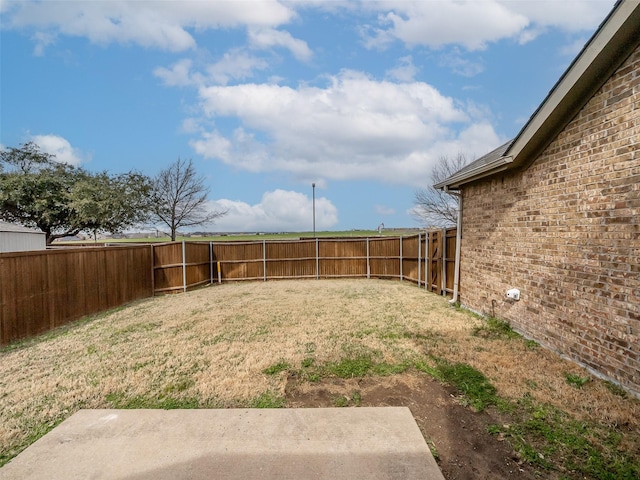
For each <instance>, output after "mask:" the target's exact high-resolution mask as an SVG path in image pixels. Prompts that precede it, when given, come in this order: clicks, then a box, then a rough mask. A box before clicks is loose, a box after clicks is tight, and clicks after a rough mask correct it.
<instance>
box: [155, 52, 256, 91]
mask: <svg viewBox="0 0 640 480" xmlns="http://www.w3.org/2000/svg"><path fill="white" fill-rule="evenodd" d="M193 63H194V62H193V60H191V59H188V58H183V59H181V60H179V61H177V62H176V63H174V64H173V65H171V66H170V67H169V68H166V67H157V68H155V69H154V70H153V74H154V75H155V76H156V77H158V78H160V79H161V80H162V82H163V83H164V84H165V85H166V86H168V87H185V86H193V85H196V86H204V85H226V84H227V83H229V82H230V81H232V80H245V79H247V78H251V77H253V76H254V72H255V71H256V70H264V69H266V68H268V67H269V64H268V63H267V61H266V60H264V59H262V58H258V57H255V56H253V55H250V54H249V53H247V52H246V51H244V50H242V49H232V50H230V51H228V52H226V53H225V54H224V55H223V56H222V57H221V58H220V59H219V60H218V61H217V62H215V63H211V64H209V65H206V66H203V67H202V71H197V70H196V69H195V68H194V65H193Z"/></svg>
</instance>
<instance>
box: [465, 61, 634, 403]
mask: <svg viewBox="0 0 640 480" xmlns="http://www.w3.org/2000/svg"><path fill="white" fill-rule="evenodd" d="M463 196H464V212H463V222H462V225H463V228H462V260H461V284H462V286H463V290H462V291H463V294H462V296H461V301H462V303H463V304H464V305H466V306H467V307H469V308H471V309H473V310H476V311H479V312H481V313H484V314H488V315H494V316H496V317H498V318H502V319H506V320H509V321H510V323H511V324H512V326H513V327H514V328H516V329H517V330H519V331H521V332H522V333H524V334H525V335H526V336H528V337H530V338H533V339H535V340H537V341H539V342H540V343H541V344H543V345H545V346H547V347H550V348H552V349H554V350H557V351H559V352H560V353H562V354H564V355H566V356H568V357H570V358H572V359H574V360H575V361H577V362H578V363H580V364H582V365H584V366H586V367H588V368H590V369H591V370H593V371H595V372H597V373H599V374H600V375H602V376H605V377H607V378H609V379H611V380H613V381H615V382H617V383H619V384H621V385H622V386H624V387H625V388H627V389H628V390H630V391H632V392H634V393H635V394H637V395H638V394H640V49H638V50H636V51H635V52H634V54H632V55H631V57H630V58H629V59H627V61H626V62H625V63H624V64H623V65H622V66H621V67H620V68H619V69H618V70H617V72H616V73H615V74H614V75H613V76H612V77H611V78H610V79H609V80H608V81H607V83H606V84H605V85H604V86H603V87H602V88H601V89H600V90H599V91H598V92H597V93H596V94H595V95H594V97H593V98H592V99H591V100H590V101H589V102H588V103H587V105H585V107H584V108H583V109H582V110H581V112H580V113H579V114H578V115H577V116H576V118H574V119H573V120H572V121H571V123H569V124H568V126H567V127H566V128H565V129H564V130H563V131H562V132H561V133H560V135H558V137H557V138H555V139H554V141H553V142H552V143H551V144H550V145H549V146H548V147H547V148H546V150H545V151H544V152H543V153H542V154H541V155H540V156H539V157H538V158H537V159H536V160H535V161H534V162H533V163H532V164H531V165H530V166H529V167H528V168H527V169H525V170H523V171H520V172H516V173H509V174H506V175H504V176H497V177H494V178H492V179H490V180H487V181H484V182H479V183H476V184H472V185H469V186H466V187H464V189H463ZM514 287H515V288H519V289H520V291H521V300H520V301H519V302H513V303H510V302H509V301H507V300H506V299H505V292H506V290H507V289H509V288H514Z"/></svg>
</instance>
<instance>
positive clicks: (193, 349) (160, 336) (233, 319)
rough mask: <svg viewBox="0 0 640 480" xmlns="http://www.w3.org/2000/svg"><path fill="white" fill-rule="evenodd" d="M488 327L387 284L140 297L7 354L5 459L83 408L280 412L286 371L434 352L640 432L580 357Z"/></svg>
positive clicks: (516, 392)
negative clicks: (575, 360) (579, 380)
mask: <svg viewBox="0 0 640 480" xmlns="http://www.w3.org/2000/svg"><path fill="white" fill-rule="evenodd" d="M485 328H486V324H485V322H484V320H482V319H479V318H477V317H475V316H473V315H471V314H469V313H467V312H462V311H459V310H456V309H454V308H452V307H450V306H449V304H448V302H447V301H446V299H444V298H442V297H440V296H437V295H434V294H430V293H428V292H426V291H425V290H424V289H419V288H417V287H416V286H415V285H411V284H408V283H401V282H390V281H382V280H367V281H364V280H357V281H350V280H319V281H315V280H314V281H278V282H266V283H263V282H255V283H234V284H223V285H221V286H212V287H207V288H202V289H200V290H196V291H193V292H189V293H186V294H179V295H169V296H164V297H158V298H154V299H149V300H145V301H141V302H138V303H135V304H133V305H130V306H128V307H127V308H123V309H119V310H117V311H113V312H110V313H108V314H106V315H101V316H99V317H98V318H95V319H94V320H92V321H82V322H80V323H79V324H77V325H76V326H74V327H73V328H66V329H64V330H61V331H59V332H58V333H54V334H49V335H47V337H46V340H43V341H34V342H27V343H25V344H24V346H12V347H11V348H5V349H3V350H2V351H1V352H0V451H2V452H4V453H3V456H2V458H0V465H1V464H2V462H6V461H7V460H8V459H10V458H12V457H13V456H14V455H15V454H17V453H18V452H19V451H20V450H21V449H22V448H24V447H25V446H26V445H28V444H29V443H31V442H32V441H34V440H35V439H36V438H38V436H40V435H42V434H43V433H44V432H45V431H46V429H47V428H51V426H53V425H55V424H57V422H59V421H60V420H62V419H64V418H66V417H67V416H69V415H71V414H72V413H73V412H75V411H77V410H78V409H80V408H106V407H121V406H136V405H139V404H145V402H147V403H146V405H155V406H157V407H158V408H172V407H175V406H179V407H182V408H194V407H212V406H215V407H226V406H240V405H243V406H250V405H255V406H281V405H282V398H283V396H284V395H285V388H286V384H287V376H288V374H289V372H291V371H296V372H302V371H307V372H308V373H309V377H308V378H307V379H308V380H310V381H313V380H314V378H312V377H311V375H318V376H319V375H327V374H331V373H332V374H334V375H337V373H336V372H341V371H343V370H340V368H343V367H344V368H363V369H364V370H363V371H364V372H365V373H369V374H393V373H397V372H399V371H404V369H406V368H408V366H410V365H415V362H416V361H418V360H420V359H425V358H426V359H429V358H438V359H444V360H446V361H447V362H450V363H452V364H468V365H470V366H472V367H474V368H475V369H477V370H478V371H480V372H482V374H483V375H484V376H485V377H486V378H487V379H488V380H489V381H490V383H491V384H492V385H493V386H495V388H496V392H497V395H498V396H500V397H501V398H506V399H513V400H518V399H522V398H530V399H532V400H535V401H536V402H539V403H542V404H547V405H551V406H553V407H556V408H558V409H562V410H563V411H564V412H567V413H568V414H569V415H571V416H573V417H574V418H575V419H576V420H578V421H586V420H588V421H593V422H597V423H598V424H603V425H610V426H616V427H618V426H621V427H624V428H625V429H626V430H628V431H637V430H638V429H639V428H640V402H638V401H637V400H635V399H631V398H629V397H627V396H625V395H622V394H621V392H620V391H619V389H618V390H616V389H615V388H611V386H608V385H607V384H606V383H605V382H602V381H599V380H597V379H592V380H591V381H588V382H585V383H584V384H583V385H582V388H579V389H578V388H576V387H575V385H572V384H571V383H569V382H567V375H568V374H571V375H579V376H582V377H585V376H588V374H587V373H585V372H584V371H583V370H582V369H580V368H579V367H577V366H576V365H574V364H572V363H570V362H567V361H565V360H562V359H561V358H559V357H558V356H557V355H555V354H554V353H552V352H549V351H547V350H544V349H542V348H536V347H535V344H533V343H532V342H526V341H524V340H523V339H521V338H520V337H517V338H514V337H513V336H512V335H508V334H500V333H499V332H498V334H495V335H494V334H490V333H487V332H486V331H484V330H483V329H485ZM478 332H483V333H482V334H480V335H478ZM349 359H351V360H353V362H354V365H347V366H345V365H344V364H342V363H341V362H344V361H345V360H349ZM367 359H368V360H367ZM367 361H368V362H370V364H367V363H366V362H367ZM357 362H360V364H357ZM320 366H323V368H324V370H322V371H320V370H318V369H319V368H320ZM327 366H329V367H331V366H333V367H332V368H334V371H333V372H331V370H330V369H329V370H327V368H328V367H327ZM376 368H377V370H376ZM385 369H387V370H385ZM394 369H396V370H394ZM347 371H348V370H347ZM327 372H329V373H327ZM345 375H346V376H348V373H346V374H345ZM348 400H349V402H351V404H353V403H356V401H357V399H353V398H349V399H348ZM153 402H155V403H153ZM630 441H631V442H632V443H634V442H636V441H637V437H633V439H632V440H630ZM632 447H633V448H637V445H635V446H633V445H632ZM639 457H640V455H639Z"/></svg>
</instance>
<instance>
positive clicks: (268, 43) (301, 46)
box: [249, 28, 313, 62]
mask: <svg viewBox="0 0 640 480" xmlns="http://www.w3.org/2000/svg"><path fill="white" fill-rule="evenodd" d="M249 41H250V43H251V45H252V46H253V47H255V48H260V49H268V48H271V47H283V48H286V49H287V50H289V51H290V52H291V53H292V54H293V56H294V57H296V58H297V59H298V60H302V61H305V62H306V61H309V60H310V59H311V56H312V55H313V53H312V52H311V49H310V48H309V46H308V45H307V42H305V41H303V40H299V39H297V38H293V37H292V36H291V34H290V33H289V32H283V31H281V30H276V29H273V28H250V29H249Z"/></svg>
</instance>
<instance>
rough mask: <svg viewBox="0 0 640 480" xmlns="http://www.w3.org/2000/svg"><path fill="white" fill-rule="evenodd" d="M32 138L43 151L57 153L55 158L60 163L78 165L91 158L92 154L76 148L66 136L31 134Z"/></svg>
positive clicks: (51, 153)
mask: <svg viewBox="0 0 640 480" xmlns="http://www.w3.org/2000/svg"><path fill="white" fill-rule="evenodd" d="M30 140H31V141H32V142H34V143H36V144H37V145H38V146H39V147H40V149H41V150H42V151H43V152H45V153H48V154H50V155H55V160H56V161H57V162H60V163H67V164H69V165H74V166H78V165H80V164H81V163H85V162H88V161H89V160H91V156H90V155H87V154H85V153H83V152H82V151H81V150H79V149H77V148H74V147H73V146H71V143H69V141H68V140H67V139H66V138H64V137H61V136H59V135H52V134H49V135H31V137H30Z"/></svg>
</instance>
